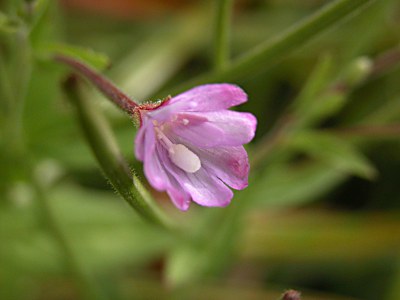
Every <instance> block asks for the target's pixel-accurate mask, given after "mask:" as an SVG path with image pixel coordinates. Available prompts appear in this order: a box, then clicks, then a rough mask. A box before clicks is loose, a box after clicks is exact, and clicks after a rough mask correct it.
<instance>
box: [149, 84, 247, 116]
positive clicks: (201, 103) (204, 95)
mask: <svg viewBox="0 0 400 300" xmlns="http://www.w3.org/2000/svg"><path fill="white" fill-rule="evenodd" d="M246 101H247V95H246V93H245V92H244V91H243V90H242V89H241V88H240V87H238V86H237V85H234V84H228V83H219V84H205V85H200V86H198V87H195V88H192V89H190V90H188V91H186V92H184V93H182V94H179V95H177V96H175V97H173V98H172V99H171V100H169V103H168V104H167V105H165V106H163V107H160V108H159V109H157V110H155V111H154V112H152V113H154V114H157V115H158V116H160V114H161V115H163V116H166V115H170V114H171V113H172V112H175V113H176V112H180V111H181V112H182V111H194V112H201V111H215V110H222V109H227V108H229V107H232V106H236V105H239V104H242V103H244V102H246ZM155 118H157V117H155Z"/></svg>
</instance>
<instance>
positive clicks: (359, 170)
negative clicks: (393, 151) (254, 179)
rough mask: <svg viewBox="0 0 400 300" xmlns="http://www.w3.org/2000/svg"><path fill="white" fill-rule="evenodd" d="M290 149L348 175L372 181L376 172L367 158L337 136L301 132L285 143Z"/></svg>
mask: <svg viewBox="0 0 400 300" xmlns="http://www.w3.org/2000/svg"><path fill="white" fill-rule="evenodd" d="M286 143H287V146H288V147H292V148H294V149H296V150H299V151H301V152H303V153H306V154H308V155H311V156H313V157H315V158H317V159H320V160H321V161H323V162H325V163H327V164H328V165H330V166H331V167H333V168H335V169H337V170H339V171H342V172H345V173H349V174H354V175H358V176H360V177H363V178H367V179H372V178H374V177H375V176H376V174H377V172H376V170H375V168H374V167H373V166H372V165H371V163H370V162H369V161H368V160H367V158H366V157H365V156H364V155H363V154H361V153H360V152H359V151H358V150H357V149H356V148H354V147H353V145H352V144H350V143H349V142H347V141H345V140H343V139H340V138H339V137H337V136H334V135H331V134H328V133H321V132H316V131H302V132H299V133H297V134H295V135H293V136H291V137H290V138H289V139H287V141H286Z"/></svg>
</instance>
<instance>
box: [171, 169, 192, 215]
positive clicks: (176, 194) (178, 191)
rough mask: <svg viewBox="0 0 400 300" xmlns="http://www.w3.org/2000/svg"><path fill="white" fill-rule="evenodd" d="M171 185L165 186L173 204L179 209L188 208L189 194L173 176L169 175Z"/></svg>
mask: <svg viewBox="0 0 400 300" xmlns="http://www.w3.org/2000/svg"><path fill="white" fill-rule="evenodd" d="M169 178H170V182H171V185H170V186H169V187H168V188H167V193H168V196H169V197H170V198H171V200H172V202H173V203H174V205H175V206H176V207H177V208H179V209H180V210H183V211H185V210H188V209H189V205H190V195H189V194H188V193H187V192H186V191H184V190H182V188H181V186H180V185H179V183H178V182H177V181H176V180H175V178H174V177H173V176H171V175H170V176H169Z"/></svg>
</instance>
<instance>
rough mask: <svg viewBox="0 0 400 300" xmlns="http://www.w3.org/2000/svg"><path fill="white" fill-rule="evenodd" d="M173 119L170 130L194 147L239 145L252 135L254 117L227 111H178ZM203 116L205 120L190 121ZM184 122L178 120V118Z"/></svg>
mask: <svg viewBox="0 0 400 300" xmlns="http://www.w3.org/2000/svg"><path fill="white" fill-rule="evenodd" d="M178 116H179V117H178V121H175V122H173V124H172V125H171V131H172V133H173V134H174V135H176V136H177V138H178V139H179V138H182V139H183V140H184V141H186V142H188V143H190V144H191V145H194V146H196V147H205V148H210V147H218V146H240V145H243V144H247V143H248V142H250V141H251V140H252V139H253V137H254V134H255V130H256V125H257V120H256V118H255V117H254V116H253V115H252V114H250V113H243V112H235V111H229V110H223V111H216V112H204V113H181V114H178ZM200 117H203V118H205V119H207V120H208V121H204V122H192V119H199V118H200ZM182 119H183V120H186V122H185V123H184V122H179V120H182Z"/></svg>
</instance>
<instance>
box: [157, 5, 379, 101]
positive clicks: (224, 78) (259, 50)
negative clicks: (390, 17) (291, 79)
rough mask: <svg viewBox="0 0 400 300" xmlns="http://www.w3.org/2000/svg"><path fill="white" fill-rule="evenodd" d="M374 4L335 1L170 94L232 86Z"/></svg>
mask: <svg viewBox="0 0 400 300" xmlns="http://www.w3.org/2000/svg"><path fill="white" fill-rule="evenodd" d="M375 1H376V0H336V1H333V2H332V3H330V4H327V5H326V6H324V7H323V8H321V9H320V10H318V11H317V12H315V13H314V14H313V15H311V16H310V17H308V18H306V19H305V20H303V21H300V22H299V23H297V24H295V25H294V26H292V27H290V28H289V29H287V30H286V31H284V32H283V33H282V34H280V35H278V36H276V37H275V38H273V39H272V40H268V41H266V42H264V43H262V44H260V45H259V46H258V47H256V48H254V49H252V50H250V51H249V52H247V53H245V54H244V55H242V56H241V57H239V58H238V59H236V60H235V61H233V62H232V63H231V64H230V65H229V66H228V67H226V68H225V69H223V70H219V71H213V72H210V73H207V74H204V75H200V76H199V77H197V78H194V79H192V80H189V81H188V82H186V83H184V84H183V85H180V86H178V87H177V88H175V89H173V90H171V89H170V90H168V93H169V94H172V95H173V94H177V93H180V92H182V91H184V90H187V89H189V88H191V87H193V86H195V85H199V84H204V83H209V82H232V81H236V80H238V79H242V78H246V77H248V76H249V75H252V74H254V73H256V72H260V71H262V70H265V69H267V68H268V67H271V66H272V65H273V64H275V63H277V62H278V61H279V60H281V59H282V58H283V57H285V56H287V55H288V54H289V53H291V52H293V51H294V50H297V49H298V48H299V47H300V46H302V45H304V44H305V43H306V42H308V41H310V40H311V39H313V38H315V37H316V36H318V35H319V34H321V33H322V32H324V31H325V30H327V29H329V28H332V27H333V26H335V25H338V24H339V23H341V22H343V21H344V20H346V19H347V18H349V17H350V16H354V14H355V13H357V12H359V11H361V10H362V9H364V8H365V7H367V6H368V5H369V4H372V3H373V2H375ZM160 94H167V92H164V91H162V92H161V93H160Z"/></svg>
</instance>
